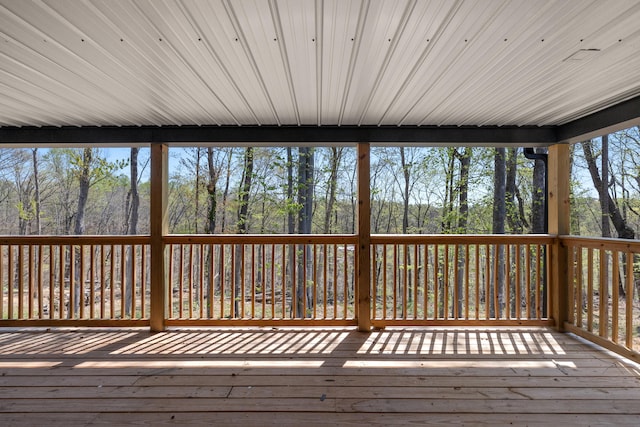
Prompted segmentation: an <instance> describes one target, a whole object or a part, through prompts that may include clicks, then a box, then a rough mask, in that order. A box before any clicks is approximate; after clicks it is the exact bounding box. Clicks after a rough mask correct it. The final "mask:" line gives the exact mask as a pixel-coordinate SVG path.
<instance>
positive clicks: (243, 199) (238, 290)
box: [231, 147, 254, 317]
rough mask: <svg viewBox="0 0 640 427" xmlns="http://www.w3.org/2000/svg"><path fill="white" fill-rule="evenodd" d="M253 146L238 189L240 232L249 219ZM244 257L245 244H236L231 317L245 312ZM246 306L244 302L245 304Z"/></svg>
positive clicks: (245, 158)
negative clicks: (242, 307)
mask: <svg viewBox="0 0 640 427" xmlns="http://www.w3.org/2000/svg"><path fill="white" fill-rule="evenodd" d="M253 153H254V148H253V147H247V148H246V149H245V152H244V168H243V169H242V179H241V180H240V188H239V190H238V216H237V221H236V227H237V228H236V230H237V232H238V234H246V233H247V222H248V219H249V195H250V193H251V182H252V179H253ZM243 257H244V245H241V244H238V245H236V254H235V262H236V266H235V274H236V276H235V278H234V298H233V307H234V309H233V313H232V314H231V317H239V316H242V315H243V314H244V313H242V312H241V306H240V298H241V297H242V294H243V285H244V277H243V273H244V272H243V271H242V269H241V265H242V264H241V261H242V258H243ZM243 306H244V304H243Z"/></svg>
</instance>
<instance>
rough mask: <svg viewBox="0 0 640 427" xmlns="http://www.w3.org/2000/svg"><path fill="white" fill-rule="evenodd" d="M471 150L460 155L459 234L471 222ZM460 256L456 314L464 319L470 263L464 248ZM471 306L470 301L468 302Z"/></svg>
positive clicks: (465, 229)
mask: <svg viewBox="0 0 640 427" xmlns="http://www.w3.org/2000/svg"><path fill="white" fill-rule="evenodd" d="M471 153H472V151H471V148H470V147H465V149H464V152H463V153H462V154H461V155H458V160H459V161H460V181H459V183H458V188H459V195H458V197H459V198H458V201H459V208H458V224H457V232H458V233H461V234H466V232H467V224H468V221H469V169H470V166H471ZM459 249H460V251H459V252H460V254H461V255H460V256H459V258H458V265H457V266H456V268H457V269H458V275H457V276H458V281H457V283H456V292H457V295H458V300H457V301H456V302H455V304H456V312H457V313H458V317H463V314H462V310H463V307H464V294H463V280H464V267H465V265H466V264H467V262H468V257H469V254H468V253H467V252H466V251H465V250H464V246H460V248H459ZM467 304H469V301H467Z"/></svg>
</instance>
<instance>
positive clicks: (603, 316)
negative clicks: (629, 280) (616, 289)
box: [598, 249, 609, 338]
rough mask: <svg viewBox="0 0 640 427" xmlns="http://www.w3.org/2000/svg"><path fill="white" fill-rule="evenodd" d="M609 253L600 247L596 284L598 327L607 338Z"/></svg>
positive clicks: (602, 335)
mask: <svg viewBox="0 0 640 427" xmlns="http://www.w3.org/2000/svg"><path fill="white" fill-rule="evenodd" d="M608 257H609V254H608V253H607V251H606V250H605V249H600V277H599V279H600V280H599V285H598V295H599V304H598V305H599V307H598V308H599V310H598V311H599V314H598V329H599V333H600V336H601V337H604V338H607V330H608V319H607V317H608V316H607V311H608V310H607V309H608V308H609V307H608V306H609V295H608V294H609V292H608V290H609V283H608V282H609V274H608V273H609V271H608V269H609V265H608V264H609V263H608V262H607V261H608Z"/></svg>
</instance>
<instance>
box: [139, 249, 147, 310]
mask: <svg viewBox="0 0 640 427" xmlns="http://www.w3.org/2000/svg"><path fill="white" fill-rule="evenodd" d="M140 246H141V248H140V250H141V252H142V255H141V259H140V318H141V319H146V317H147V245H140Z"/></svg>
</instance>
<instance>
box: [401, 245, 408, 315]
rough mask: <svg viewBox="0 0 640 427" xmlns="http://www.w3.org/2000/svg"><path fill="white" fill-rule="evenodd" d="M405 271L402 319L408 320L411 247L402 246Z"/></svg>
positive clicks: (403, 272)
mask: <svg viewBox="0 0 640 427" xmlns="http://www.w3.org/2000/svg"><path fill="white" fill-rule="evenodd" d="M402 256H403V261H402V262H403V267H404V269H403V271H402V319H403V320H406V319H407V317H408V316H407V311H409V305H408V304H409V301H408V299H407V296H408V291H409V289H408V288H409V246H408V245H402Z"/></svg>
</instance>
